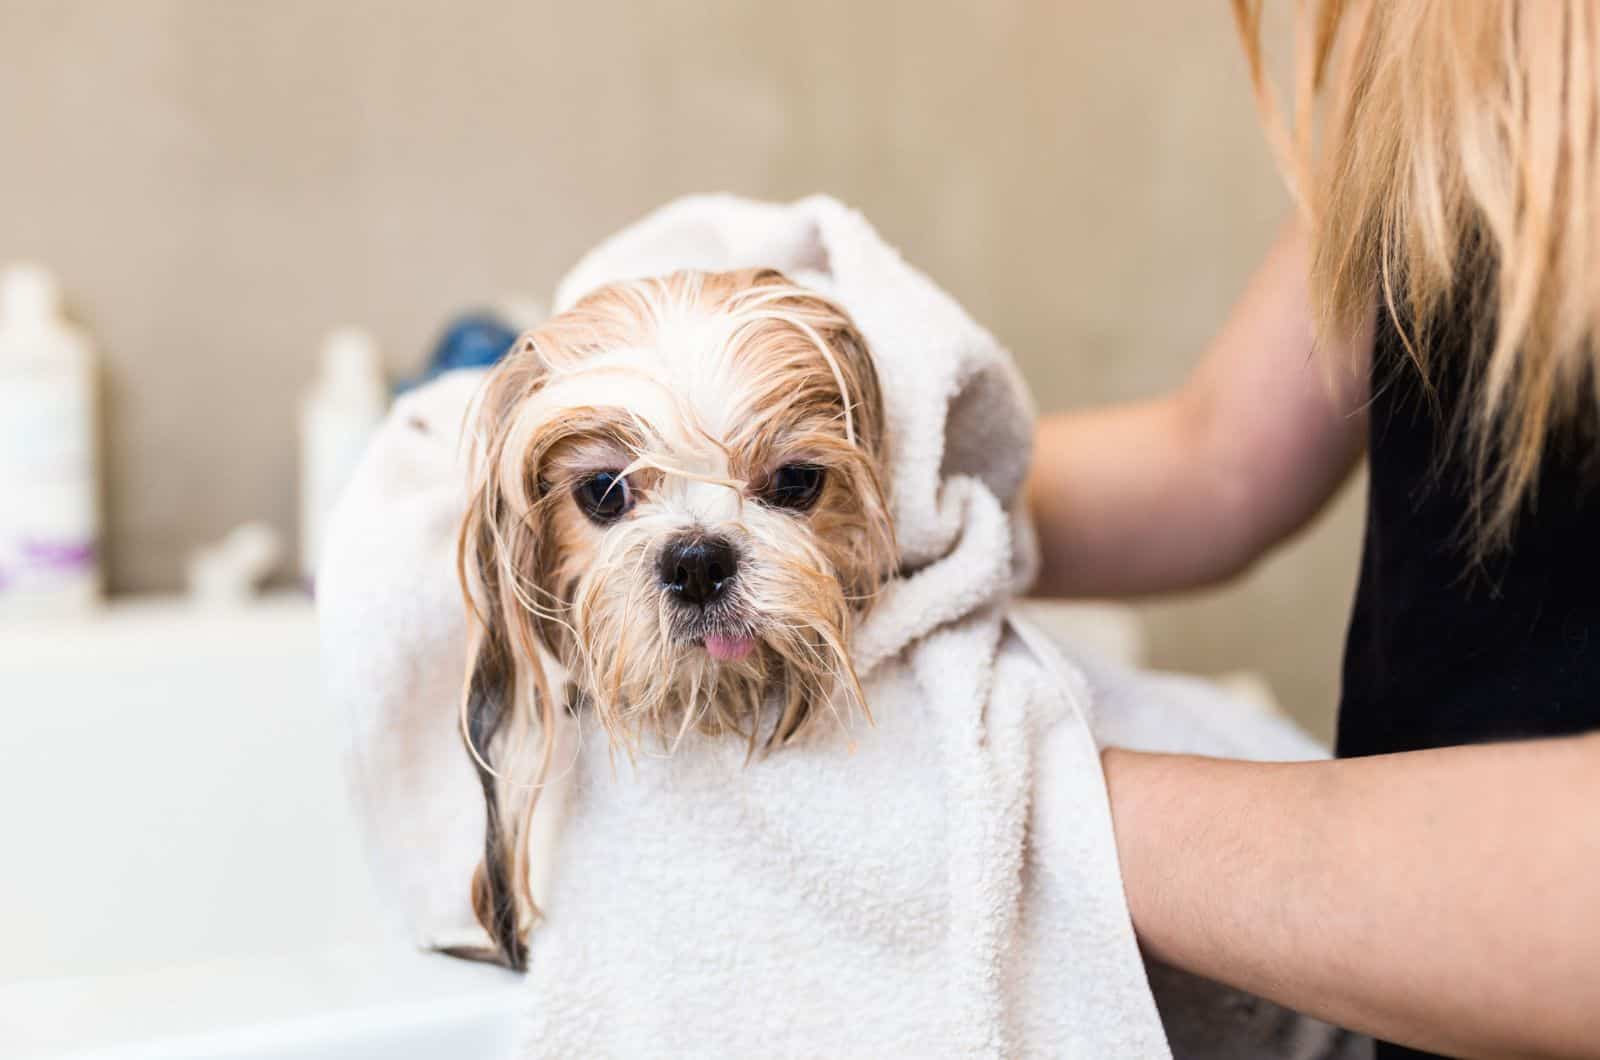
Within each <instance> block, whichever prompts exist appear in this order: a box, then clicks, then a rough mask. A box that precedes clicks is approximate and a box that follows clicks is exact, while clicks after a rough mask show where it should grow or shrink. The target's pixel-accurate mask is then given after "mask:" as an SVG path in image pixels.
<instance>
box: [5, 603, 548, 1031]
mask: <svg viewBox="0 0 1600 1060" xmlns="http://www.w3.org/2000/svg"><path fill="white" fill-rule="evenodd" d="M335 722H336V719H335V718H334V717H333V716H332V715H331V712H330V708H329V707H328V705H327V704H326V703H325V701H324V699H323V697H322V696H321V695H320V686H319V682H318V678H317V662H316V631H315V624H314V620H313V616H312V611H311V607H310V605H309V604H308V603H307V602H305V601H304V600H302V599H299V598H296V597H283V598H278V599H274V600H271V601H268V602H267V603H264V604H262V605H259V606H256V607H253V608H251V609H250V610H248V611H244V612H228V613H214V612H197V611H191V610H189V609H188V608H187V607H186V606H185V605H184V604H182V603H180V602H162V603H143V604H131V605H120V606H117V607H113V608H111V609H110V610H108V611H107V612H106V613H105V614H104V615H103V617H99V618H96V619H93V620H90V621H85V622H73V623H63V624H58V625H49V626H46V625H40V626H38V627H34V628H28V629H17V628H0V733H3V735H0V835H3V836H4V845H3V846H0V851H3V853H0V1057H5V1058H11V1057H103V1058H112V1057H118V1058H131V1057H140V1058H146V1057H148V1058H151V1060H154V1058H157V1057H160V1058H162V1060H170V1058H179V1057H183V1058H188V1057H193V1058H196V1060H198V1058H201V1057H205V1058H218V1060H221V1058H231V1057H251V1058H267V1057H307V1058H311V1057H315V1058H327V1060H332V1058H354V1057H361V1058H368V1057H385V1058H398V1060H412V1058H416V1060H422V1058H434V1057H438V1058H445V1057H448V1058H452V1060H456V1058H476V1057H496V1056H501V1055H504V1054H505V1053H506V1051H507V1049H508V1048H509V1047H510V1044H511V1043H512V1041H513V1040H514V1037H515V1033H516V1025H517V1012H518V1008H519V1006H520V1005H521V1004H525V1003H526V1002H525V1000H524V995H523V994H522V992H521V990H520V989H519V986H518V983H517V981H516V979H515V978H513V977H511V976H509V975H508V974H505V973H502V972H500V971H499V970H497V969H493V968H488V967H484V966H478V965H469V964H464V963H462V962H458V961H453V960H450V959H448V958H444V957H436V956H428V955H423V954H419V953H416V952H413V951H411V950H409V949H408V948H406V947H405V946H404V945H403V944H400V943H397V942H395V941H391V940H390V939H389V938H388V936H387V934H386V932H385V930H384V926H383V924H382V922H381V918H380V914H379V911H378V909H377V907H376V903H375V901H374V899H373V896H372V889H371V886H370V883H369V880H368V878H367V874H366V866H365V864H364V863H363V861H362V860H361V855H360V850H359V847H358V846H357V842H356V839H355V836H354V829H353V825H352V822H351V819H350V816H349V811H348V809H347V806H346V802H345V797H344V788H343V783H342V779H341V777H340V774H339V768H338V727H337V725H336V723H335Z"/></svg>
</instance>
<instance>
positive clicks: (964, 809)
mask: <svg viewBox="0 0 1600 1060" xmlns="http://www.w3.org/2000/svg"><path fill="white" fill-rule="evenodd" d="M757 265H759V266H772V267H775V268H778V269H780V270H782V271H784V272H786V273H787V274H788V275H789V276H790V277H791V278H793V279H795V280H797V281H799V282H801V283H803V284H806V285H808V286H812V287H814V288H815V289H817V290H818V291H819V292H820V293H822V294H824V295H826V296H828V297H830V298H832V299H834V300H835V301H837V302H838V303H839V304H841V305H842V306H843V307H844V308H845V309H846V310H848V311H849V313H850V314H851V316H852V317H853V318H854V320H855V322H856V324H857V325H858V327H859V328H860V330H861V332H862V333H863V335H864V336H865V337H866V339H867V341H868V343H869V344H870V346H871V348H872V351H873V355H874V360H875V365H876V367H877V370H878V374H879V376H880V379H881V382H882V389H883V393H884V398H885V402H886V412H887V417H888V426H889V437H890V439H891V443H890V444H891V447H892V458H891V463H892V467H891V469H890V470H891V475H890V483H891V485H890V493H891V497H890V500H891V506H892V510H893V514H894V517H895V520H896V533H897V537H898V541H899V544H900V546H901V549H902V553H903V559H904V573H903V575H902V576H900V577H898V578H897V579H896V580H894V581H893V582H892V583H891V584H890V585H889V586H887V588H886V589H885V591H884V592H883V594H882V596H881V598H880V600H879V602H878V603H877V604H876V606H875V607H874V609H873V610H872V612H871V613H870V615H869V616H868V618H867V620H866V621H865V622H864V623H863V624H862V625H861V626H860V628H859V629H858V630H857V634H856V639H855V642H854V645H853V654H854V659H855V662H856V667H857V670H858V673H859V674H860V676H861V678H862V681H863V684H864V687H865V690H866V693H867V697H868V700H869V702H870V704H871V709H872V712H873V716H874V718H875V719H876V723H875V724H873V725H868V724H866V723H865V721H864V720H863V719H860V718H856V719H852V720H851V721H850V723H849V724H848V726H846V727H834V726H829V725H820V726H815V727H813V728H812V729H811V730H810V731H809V733H808V734H807V735H805V736H804V737H803V738H802V740H801V741H800V742H799V743H798V744H796V745H791V746H787V747H784V748H782V749H780V750H778V751H775V752H773V753H772V754H770V755H768V756H766V757H761V758H758V759H756V760H755V761H752V762H748V763H747V762H746V760H745V759H746V748H745V745H744V743H743V742H739V741H727V740H718V739H714V738H710V737H705V736H698V735H696V736H691V737H690V738H688V739H686V740H685V741H684V743H683V744H682V745H681V746H680V747H679V748H678V750H677V751H676V753H674V754H672V755H670V756H667V755H665V754H662V755H649V754H646V755H642V756H640V757H639V758H638V759H637V761H636V762H634V763H632V764H630V763H629V762H628V760H627V758H626V757H622V756H619V757H616V758H613V756H612V754H611V753H610V749H609V747H608V746H607V743H606V738H605V734H604V732H603V730H601V729H600V728H599V726H598V725H597V723H596V722H595V721H594V719H593V718H591V717H580V718H578V719H577V720H576V722H575V723H574V731H572V732H570V733H568V734H567V738H566V739H565V742H564V745H563V746H564V747H565V749H566V755H565V757H564V758H561V759H560V760H559V762H558V765H557V767H556V769H557V772H558V774H559V775H560V779H559V782H558V783H557V784H555V785H553V790H551V791H549V792H547V793H546V795H545V798H544V799H543V800H542V801H541V808H540V813H539V818H540V819H539V822H538V824H537V825H536V839H535V847H536V858H537V859H538V864H537V871H536V876H535V895H536V897H537V898H538V900H539V904H540V906H541V908H542V910H543V912H544V914H545V919H544V920H543V921H542V922H541V923H540V924H539V925H538V926H537V927H536V928H535V930H534V933H533V936H532V940H531V947H530V969H529V973H528V981H529V986H530V990H531V993H530V999H529V1012H530V1020H531V1026H530V1030H529V1034H528V1038H527V1041H528V1046H527V1055H529V1056H557V1057H565V1056H630V1057H632V1056H751V1055H762V1056H824V1055H826V1056H841V1057H853V1056H859V1057H869V1056H870V1057H893V1056H907V1057H911V1056H915V1057H928V1056H987V1057H1001V1056H1064V1057H1084V1058H1094V1060H1104V1058H1116V1057H1130V1058H1143V1057H1152V1058H1159V1057H1166V1056H1170V1055H1173V1053H1174V1052H1176V1054H1177V1055H1179V1056H1196V1057H1202V1056H1204V1057H1209V1056H1216V1057H1290V1056H1293V1057H1319V1056H1332V1055H1340V1056H1346V1055H1356V1054H1355V1053H1354V1052H1351V1051H1350V1050H1352V1049H1355V1048H1357V1043H1355V1042H1354V1041H1353V1040H1352V1039H1351V1038H1350V1037H1349V1036H1347V1035H1341V1034H1338V1033H1336V1032H1333V1031H1331V1030H1329V1029H1328V1028H1326V1027H1323V1026H1322V1025H1320V1024H1315V1023H1313V1022H1312V1021H1308V1020H1302V1019H1299V1018H1297V1017H1293V1016H1292V1015H1290V1014H1287V1013H1283V1012H1281V1011H1280V1010H1277V1009H1274V1008H1272V1007H1271V1006H1267V1005H1262V1004H1260V1003H1256V1002H1254V1001H1253V999H1244V998H1241V997H1239V996H1238V995H1233V994H1230V993H1228V992H1226V991H1222V990H1220V989H1219V988H1212V987H1210V986H1209V985H1208V984H1201V983H1198V982H1197V981H1195V980H1192V979H1190V978H1189V977H1186V976H1182V975H1178V974H1177V973H1172V972H1170V971H1168V970H1158V971H1157V972H1156V974H1155V981H1156V983H1157V985H1158V987H1159V988H1160V990H1161V993H1162V997H1161V998H1160V1001H1161V1007H1160V1009H1159V1011H1158V1005H1157V999H1156V998H1155V997H1153V996H1152V990H1151V979H1150V978H1149V977H1147V975H1146V970H1145V966H1144V963H1143V961H1142V960H1141V957H1140V954H1139V950H1138V947H1137V945H1136V943H1135V940H1134V935H1133V930H1132V926H1131V924H1130V921H1129V917H1128V913H1127V908H1126V904H1125V901H1124V898H1123V893H1122V885H1121V879H1120V876H1119V870H1118V865H1117V859H1116V850H1115V846H1114V843H1113V838H1112V832H1111V820H1110V815H1109V810H1108V806H1107V802H1106V794H1105V788H1104V781H1103V778H1102V776H1101V773H1100V763H1099V758H1098V748H1097V738H1096V734H1097V733H1098V734H1100V736H1101V738H1110V739H1116V740H1120V741H1122V742H1128V743H1132V744H1139V745H1148V746H1159V747H1161V748H1163V749H1171V750H1189V751H1200V752H1213V753H1230V754H1241V755H1250V756H1254V757H1263V758H1274V757H1278V758H1298V757H1310V756H1314V755H1316V754H1317V753H1318V752H1317V750H1316V749H1315V747H1314V745H1312V744H1311V743H1310V741H1308V740H1306V739H1305V738H1304V737H1303V736H1302V735H1301V734H1299V733H1298V731H1296V730H1294V729H1293V728H1292V727H1291V726H1288V725H1286V724H1284V723H1281V722H1277V721H1273V720H1269V719H1266V718H1264V717H1263V716H1261V715H1260V714H1259V713H1255V712H1248V711H1241V710H1239V709H1237V708H1235V707H1230V706H1229V705H1227V704H1226V703H1224V702H1219V701H1220V700H1221V697H1220V696H1219V695H1217V694H1216V693H1215V692H1212V691H1209V690H1206V689H1205V687H1204V686H1202V685H1200V684H1198V683H1195V682H1185V681H1182V680H1180V679H1171V678H1157V677H1150V676H1146V675H1140V674H1135V673H1131V672H1127V671H1119V670H1117V669H1115V668H1113V667H1106V666H1100V665H1095V664H1093V663H1092V662H1091V665H1089V666H1088V667H1083V666H1080V665H1078V664H1077V662H1076V661H1074V660H1072V659H1069V658H1068V657H1066V654H1064V653H1062V652H1058V651H1057V650H1056V648H1055V647H1054V646H1053V645H1051V644H1049V643H1048V642H1046V641H1045V639H1044V638H1043V637H1042V636H1040V635H1038V634H1037V633H1035V632H1031V631H1030V629H1029V627H1028V626H1027V625H1026V623H1025V622H1023V621H1021V620H1020V619H1019V618H1018V617H1017V616H1016V615H1015V614H1014V613H1013V608H1012V600H1013V597H1014V594H1015V593H1016V592H1017V591H1018V590H1019V588H1020V587H1022V586H1023V585H1025V584H1026V582H1027V580H1028V578H1029V577H1030V575H1031V573H1032V570H1033V566H1034V550H1033V547H1032V537H1031V531H1030V528H1029V525H1028V522H1027V518H1026V513H1025V511H1024V510H1023V498H1022V484H1023V480H1024V477H1025V473H1026V468H1027V462H1028V454H1029V446H1030V442H1031V436H1032V421H1033V417H1032V413H1031V409H1030V407H1029V402H1028V399H1027V396H1026V392H1025V390H1024V388H1023V386H1022V384H1021V382H1020V379H1019V377H1018V375H1017V373H1016V370H1015V368H1014V366H1013V364H1012V362H1011V359H1010V357H1009V356H1008V355H1007V353H1006V352H1005V351H1004V350H1003V349H1002V348H1001V347H1000V346H999V344H998V343H997V342H996V341H995V340H994V338H993V337H992V336H991V335H990V334H989V333H988V332H987V331H985V330H984V329H983V328H981V327H979V326H978V325H977V324H976V323H975V322H974V321H972V319H971V318H970V317H968V316H967V314H966V313H965V312H964V311H963V310H962V309H961V308H960V307H959V306H958V305H957V304H956V303H955V302H954V301H953V300H952V299H951V298H950V297H949V296H948V295H946V294H945V293H944V292H943V291H942V290H940V289H939V288H938V287H937V286H936V285H935V284H933V283H932V282H931V281H930V280H929V279H928V278H927V277H925V276H924V275H923V274H921V273H920V272H918V271H917V270H915V269H913V268H912V267H910V266H909V265H907V264H906V263H905V262H904V261H903V260H902V259H901V258H900V256H899V255H898V254H897V253H896V252H895V251H894V250H893V249H892V248H890V247H889V246H887V245H886V244H885V243H884V242H883V241H882V239H880V238H879V236H878V234H877V233H876V232H875V231H874V230H873V229H872V227H871V226H870V225H869V224H867V222H866V221H865V220H864V219H863V218H862V217H861V216H860V215H858V214H856V213H854V212H852V211H850V210H848V209H846V208H845V207H843V206H841V205H840V204H838V203H837V202H834V201H833V200H831V199H827V198H822V197H814V198H810V199H805V200H802V201H800V202H798V203H795V204H793V205H787V206H780V205H770V204H763V203H755V202H749V201H745V200H739V199H734V198H730V197H695V198H690V199H685V200H681V201H679V202H677V203H674V204H671V205H669V206H667V207H666V208H664V209H662V210H660V211H658V212H657V213H655V214H653V215H651V216H650V217H647V218H646V219H645V220H643V221H641V222H640V223H639V224H637V225H635V226H633V227H631V228H629V229H627V230H625V231H624V232H622V233H621V234H619V235H617V236H616V237H614V238H612V239H611V240H609V241H607V242H605V243H603V244H602V245H601V246H599V247H598V248H597V249H596V250H594V251H593V252H591V253H590V254H589V255H588V256H587V257H585V258H584V260H583V261H582V262H580V263H579V265H578V266H577V267H576V268H575V269H574V270H573V272H572V273H571V274H570V275H569V276H568V277H567V278H566V280H565V281H564V282H563V283H562V285H561V287H560V289H559V291H558V293H557V297H556V308H557V309H558V310H560V309H562V308H564V307H566V306H569V305H571V304H572V302H573V301H574V300H575V299H576V298H577V297H579V296H581V295H582V294H583V293H585V292H586V291H588V290H590V289H592V288H593V287H595V286H597V285H599V284H602V283H605V282H608V281H611V280H616V279H622V278H626V277H635V276H644V275H652V274H659V273H663V272H668V271H672V270H675V269H681V268H704V269H731V268H738V267H744V266H757ZM474 385H475V379H474V377H471V376H463V377H456V378H447V379H446V380H444V381H441V382H440V383H437V384H435V385H434V386H432V387H430V388H428V389H427V390H425V391H422V392H419V393H417V394H415V395H413V396H411V397H408V398H407V399H405V400H403V401H402V402H400V403H399V405H398V407H397V408H396V410H395V411H394V413H393V415H392V416H391V418H390V421H389V423H388V424H387V425H386V427H385V428H384V431H383V432H382V434H381V436H380V437H379V439H378V440H377V442H376V443H375V445H374V446H373V448H372V450H371V451H370V452H369V454H368V457H367V459H366V461H365V463H364V465H363V467H362V469H361V471H360V472H359V473H358V475H357V477H356V481H355V483H354V485H353V486H352V487H351V489H350V491H349V493H348V494H347V496H346V498H345V500H344V503H343V504H342V505H341V508H340V511H339V513H338V514H337V516H336V518H335V520H334V523H333V528H332V534H331V538H330V540H329V542H328V546H327V550H326V555H327V561H326V564H325V566H324V568H323V570H322V571H321V572H320V576H319V590H320V594H321V605H322V612H323V620H324V630H325V634H324V647H325V655H326V660H327V665H328V667H329V671H330V679H331V682H332V686H333V689H334V694H335V695H336V697H337V698H338V700H339V701H340V702H341V703H342V704H343V705H344V706H345V708H346V709H347V711H348V712H349V715H350V717H351V719H352V725H351V728H350V731H351V734H352V737H351V743H350V759H351V763H352V779H353V788H354V793H355V797H356V799H357V800H358V802H359V803H360V805H361V807H362V809H363V811H364V816H365V819H366V822H367V827H368V832H369V835H370V837H371V840H372V847H373V851H374V855H375V864H376V867H377V871H378V872H379V874H380V878H381V881H382V882H383V884H384V886H385V888H386V890H387V891H388V892H389V893H391V894H392V895H394V897H395V898H396V900H397V905H398V908H399V913H400V917H401V920H402V922H404V923H405V924H406V925H407V926H408V927H409V929H410V930H411V931H412V933H413V935H414V936H415V937H416V938H417V939H418V940H419V941H421V942H423V943H424V944H430V943H440V942H449V941H457V940H459V937H460V936H461V934H462V933H466V934H469V935H470V934H475V932H476V929H475V925H473V923H472V920H471V914H470V912H469V910H468V905H467V881H468V879H469V877H470V874H471V870H472V867H473V865H474V864H475V862H476V859H477V854H478V847H479V842H480V832H479V829H480V828H481V824H482V810H481V808H480V807H479V805H478V797H477V788H476V783H475V780H474V777H473V774H472V771H471V769H470V768H469V766H468V762H467V758H466V753H465V751H464V750H462V748H461V747H460V745H459V741H458V740H457V738H456V734H455V717H456V715H455V710H456V700H457V696H458V694H459V690H460V682H461V676H462V668H463V622H462V617H461V604H460V601H459V593H458V590H457V589H456V588H455V584H454V567H453V562H452V552H453V548H454V526H455V524H456V521H457V520H458V519H459V517H460V514H461V506H462V504H463V503H464V496H465V467H464V463H463V458H462V456H461V447H460V446H459V445H458V442H457V439H458V435H459V429H460V425H461V423H462V419H463V416H464V414H465V411H466V409H467V406H468V404H469V402H470V400H471V395H472V391H473V387H474ZM561 763H565V765H562V764H561ZM1163 1014H1165V1015H1166V1016H1167V1020H1168V1025H1167V1028H1166V1029H1165V1030H1164V1029H1163V1024H1162V1015H1163ZM1169 1033H1170V1034H1171V1036H1172V1041H1171V1047H1170V1049H1169V1042H1168V1034H1169Z"/></svg>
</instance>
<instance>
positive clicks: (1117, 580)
mask: <svg viewBox="0 0 1600 1060" xmlns="http://www.w3.org/2000/svg"><path fill="white" fill-rule="evenodd" d="M1307 269H1308V263H1307V260H1306V249H1305V240H1304V237H1303V235H1302V234H1301V233H1300V231H1299V230H1298V228H1297V227H1296V226H1294V225H1292V224H1291V225H1290V226H1289V227H1287V228H1285V230H1284V232H1283V234H1282V235H1281V236H1280V237H1279V239H1278V242H1277V243H1276V244H1275V245H1274V247H1273V248H1272V251H1271V253H1269V254H1268V256H1267V259H1266V261H1265V262H1264V263H1263V264H1262V265H1261V267H1260V269H1258V270H1257V272H1256V274H1255V276H1254V277H1253V278H1252V279H1251V281H1250V285H1249V287H1248V289H1247V290H1246V291H1245V293H1244V296H1243V297H1242V298H1241V299H1240V300H1239V302H1238V304H1237V305H1236V306H1235V307H1234V310H1233V313H1232V315H1231V316H1230V317H1229V319H1228V322H1227V324H1226V325H1225V326H1224V327H1223V329H1222V332H1221V333H1220V334H1219V335H1218V336H1217V338H1216V339H1215V341H1214V342H1213V343H1212V344H1211V347H1210V349H1209V351H1208V352H1207V354H1206V357H1205V360H1204V361H1203V363H1201V365H1200V366H1199V368H1198V369H1196V371H1195V372H1194V374H1193V375H1192V376H1191V377H1190V379H1189V381H1188V382H1187V383H1186V384H1185V385H1184V387H1183V388H1182V389H1181V390H1179V391H1178V392H1177V393H1174V394H1171V395H1167V396H1165V397H1161V398H1157V399H1155V400H1152V401H1146V402H1141V403H1138V404H1132V405H1125V406H1121V407H1116V408H1110V409H1100V410H1093V411H1088V412H1080V413H1067V414H1063V415H1058V416H1053V417H1050V418H1048V419H1046V420H1045V421H1044V422H1043V423H1042V424H1041V426H1040V429H1039V433H1038V438H1037V440H1036V442H1035V445H1034V457H1033V458H1034V467H1033V474H1032V477H1031V479H1030V482H1029V492H1030V499H1031V503H1032V506H1033V512H1034V516H1035V518H1036V519H1037V521H1038V526H1039V539H1040V545H1041V552H1042V557H1043V567H1042V570H1041V572H1040V579H1039V585H1038V588H1037V591H1038V592H1040V593H1043V594H1046V595H1072V596H1127V595H1134V594H1139V593H1154V592H1167V591H1172V590H1176V589H1185V588H1192V587H1195V586H1200V585H1206V584H1210V583H1213V582H1217V581H1220V580H1222V579H1225V578H1228V577H1231V576H1232V575H1234V574H1237V573H1239V572H1240V571H1242V570H1244V569H1245V568H1247V567H1248V566H1249V565H1250V564H1251V563H1253V562H1254V561H1255V560H1256V559H1257V558H1259V557H1260V556H1261V555H1262V554H1263V553H1265V552H1266V551H1267V550H1268V549H1269V548H1271V547H1272V546H1273V545H1274V544H1276V543H1278V542H1279V541H1281V540H1283V539H1284V538H1285V537H1287V536H1289V535H1290V534H1291V533H1293V532H1294V531H1295V530H1297V529H1299V528H1300V527H1301V526H1303V525H1304V524H1305V523H1306V522H1307V521H1308V520H1310V518H1311V517H1312V516H1313V515H1315V514H1316V513H1317V512H1318V511H1319V510H1320V509H1321V508H1322V506H1323V505H1324V504H1325V503H1326V502H1327V500H1328V498H1329V497H1330V496H1332V494H1333V493H1334V491H1335V490H1336V489H1337V488H1338V486H1339V484H1340V483H1341V482H1343V481H1344V479H1345V478H1346V477H1347V476H1348V475H1349V473H1350V471H1351V469H1352V468H1353V467H1354V466H1355V464H1356V462H1357V460H1358V458H1359V457H1360V455H1361V453H1362V450H1363V446H1364V445H1365V441H1366V416H1365V414H1364V405H1365V401H1366V394H1367V382H1366V380H1367V372H1368V365H1369V363H1370V355H1371V344H1372V336H1371V331H1370V328H1369V329H1368V331H1367V332H1366V333H1365V334H1363V335H1360V336H1357V337H1356V338H1355V339H1353V340H1352V341H1350V342H1346V343H1323V344H1322V345H1321V346H1320V347H1319V348H1317V349H1316V351H1315V356H1313V342H1312V326H1311V310H1310V305H1309V296H1308V293H1307Z"/></svg>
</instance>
